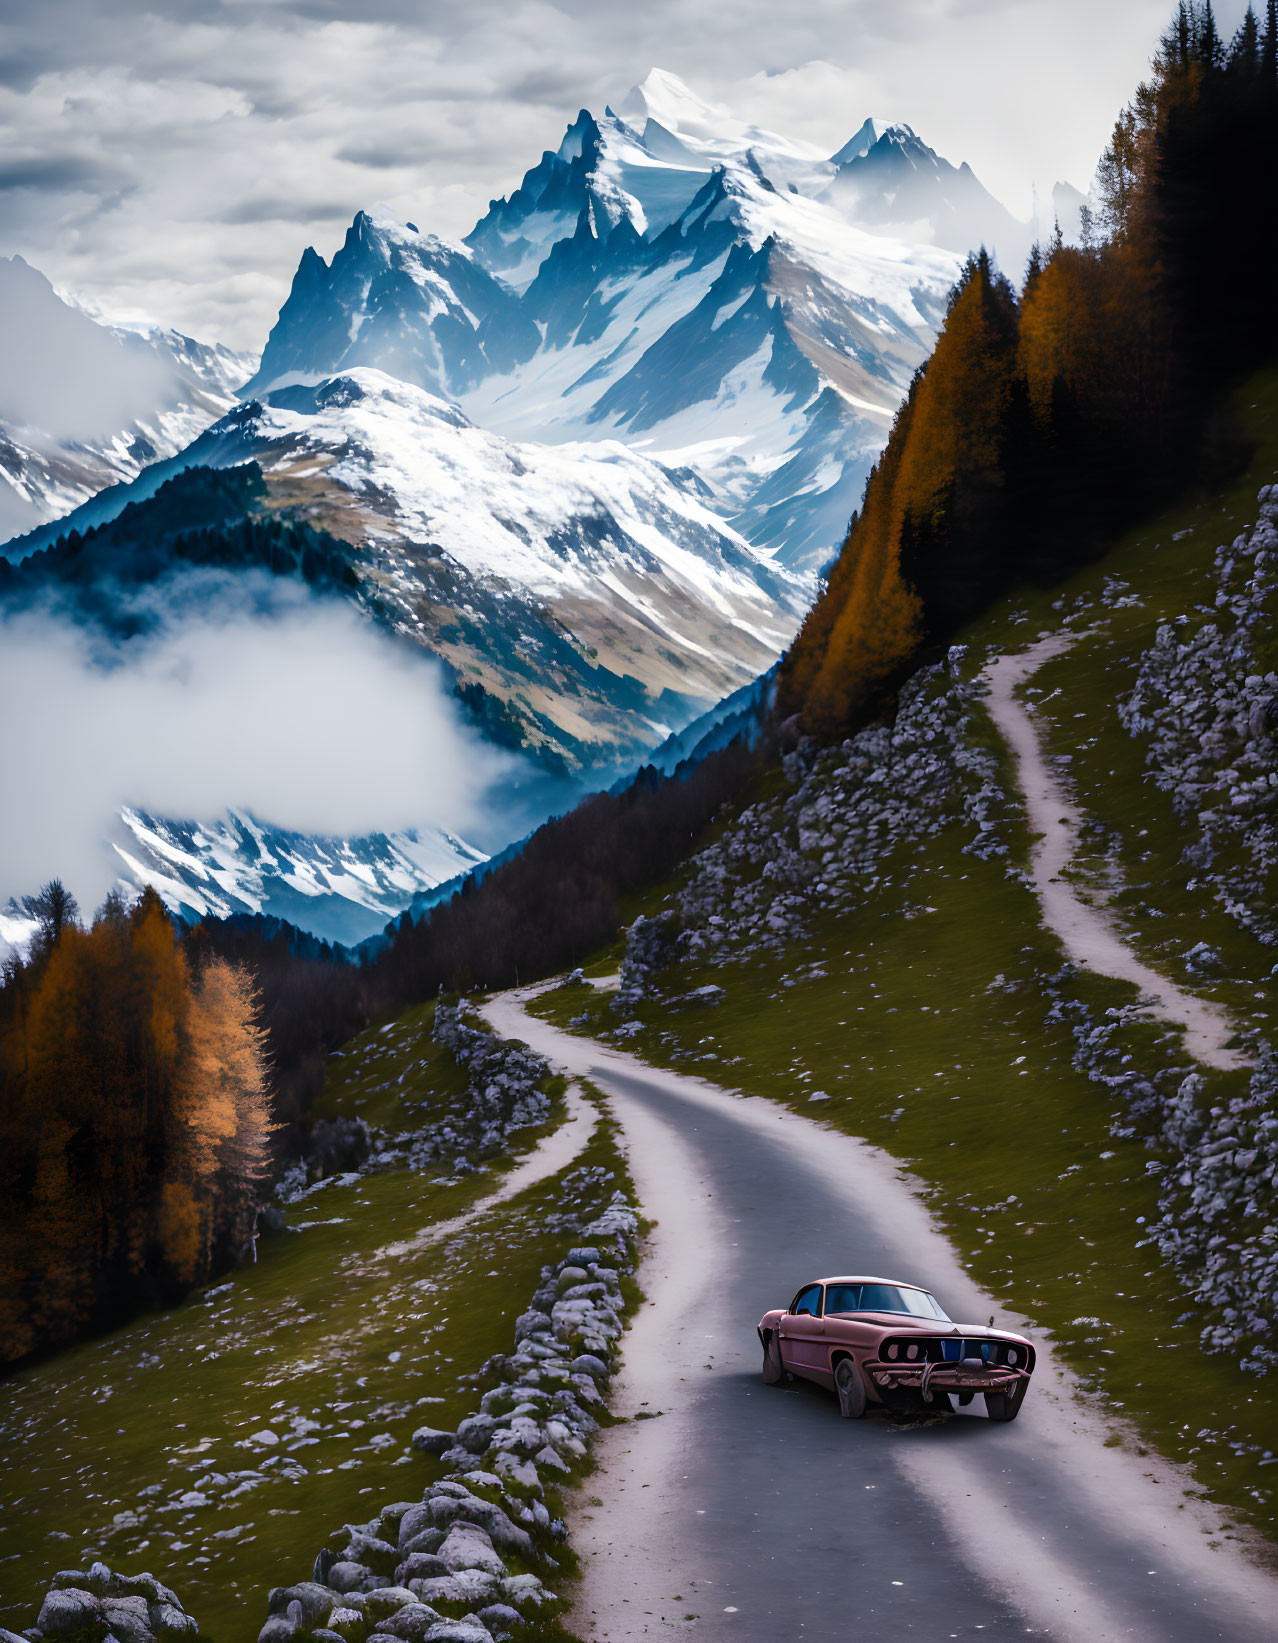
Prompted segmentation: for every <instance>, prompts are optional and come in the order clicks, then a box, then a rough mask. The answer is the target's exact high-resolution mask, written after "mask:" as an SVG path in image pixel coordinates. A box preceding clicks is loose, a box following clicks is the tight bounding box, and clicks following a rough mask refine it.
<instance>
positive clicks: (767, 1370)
mask: <svg viewBox="0 0 1278 1643" xmlns="http://www.w3.org/2000/svg"><path fill="white" fill-rule="evenodd" d="M763 1379H764V1381H765V1383H766V1384H767V1385H768V1386H777V1385H779V1384H780V1382H781V1381H783V1380H784V1379H785V1368H784V1366H783V1364H782V1362H781V1337H780V1336H779V1335H778V1333H777V1331H776V1330H775V1329H769V1330H766V1331H765V1332H764V1337H763Z"/></svg>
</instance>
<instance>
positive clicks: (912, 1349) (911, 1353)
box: [905, 1346, 919, 1358]
mask: <svg viewBox="0 0 1278 1643" xmlns="http://www.w3.org/2000/svg"><path fill="white" fill-rule="evenodd" d="M905 1355H906V1357H907V1358H917V1357H918V1355H919V1349H918V1347H917V1346H907V1347H906V1349H905Z"/></svg>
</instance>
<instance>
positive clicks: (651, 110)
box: [617, 68, 734, 137]
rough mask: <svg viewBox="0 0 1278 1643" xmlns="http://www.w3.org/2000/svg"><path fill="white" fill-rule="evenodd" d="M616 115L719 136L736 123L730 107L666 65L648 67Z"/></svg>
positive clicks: (679, 131)
mask: <svg viewBox="0 0 1278 1643" xmlns="http://www.w3.org/2000/svg"><path fill="white" fill-rule="evenodd" d="M617 115H618V116H620V118H622V119H623V120H626V121H627V122H628V123H629V124H630V125H632V126H634V125H635V124H636V122H637V121H647V120H654V121H656V123H657V124H658V125H659V126H661V127H663V128H664V129H665V130H666V131H668V132H671V133H674V134H676V135H685V134H686V135H691V136H699V137H716V136H718V135H720V134H721V133H722V132H723V130H724V127H725V126H726V125H730V124H733V123H734V122H733V119H732V115H731V114H730V112H729V111H728V110H727V109H725V108H723V107H722V106H720V105H719V104H715V103H709V102H707V101H706V100H705V98H703V97H699V96H698V95H697V93H696V92H695V91H693V89H692V87H691V86H690V85H689V84H688V83H687V81H686V80H681V79H680V78H679V76H678V75H677V74H672V73H671V71H670V70H669V69H665V68H651V69H649V71H648V73H647V74H646V75H645V76H644V78H643V79H642V80H640V82H639V83H638V85H634V86H631V88H630V90H629V91H628V92H627V93H626V95H625V97H624V98H622V100H621V102H620V103H619V104H618V107H617Z"/></svg>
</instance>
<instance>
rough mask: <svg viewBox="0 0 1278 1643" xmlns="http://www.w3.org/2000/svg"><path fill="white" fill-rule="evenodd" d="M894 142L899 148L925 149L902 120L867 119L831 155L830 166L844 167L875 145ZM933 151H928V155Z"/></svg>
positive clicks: (923, 144) (919, 139)
mask: <svg viewBox="0 0 1278 1643" xmlns="http://www.w3.org/2000/svg"><path fill="white" fill-rule="evenodd" d="M885 138H886V139H887V140H888V141H889V142H896V143H898V144H899V145H901V146H905V145H907V144H911V143H917V144H918V145H919V146H920V147H921V148H927V144H926V143H924V142H923V141H922V140H921V138H920V137H919V136H918V133H917V132H916V131H915V130H914V127H913V126H909V125H906V123H905V121H904V120H878V119H874V118H871V119H868V120H866V121H864V122H863V123H862V125H861V126H860V128H859V130H858V131H857V132H856V134H855V135H854V136H852V137H849V138H848V140H847V142H846V143H844V145H843V147H842V148H841V149H839V150H838V152H837V153H835V154H831V156H830V164H831V165H834V166H839V165H846V164H847V163H848V161H849V160H859V159H860V158H861V156H862V155H863V154H868V153H869V152H870V150H871V149H872V148H873V147H874V145H875V144H876V143H880V142H882V141H883V140H884V139H885ZM933 152H934V150H932V149H928V153H929V154H930V153H933Z"/></svg>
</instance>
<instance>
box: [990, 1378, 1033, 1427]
mask: <svg viewBox="0 0 1278 1643" xmlns="http://www.w3.org/2000/svg"><path fill="white" fill-rule="evenodd" d="M1024 1402H1025V1388H1024V1385H1022V1386H1021V1387H1019V1388H1018V1389H1017V1390H1016V1391H1015V1392H987V1393H986V1394H985V1413H986V1416H987V1417H988V1418H989V1419H990V1420H992V1421H1014V1420H1015V1419H1016V1417H1017V1416H1018V1415H1019V1414H1020V1412H1021V1405H1022V1404H1023V1403H1024Z"/></svg>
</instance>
